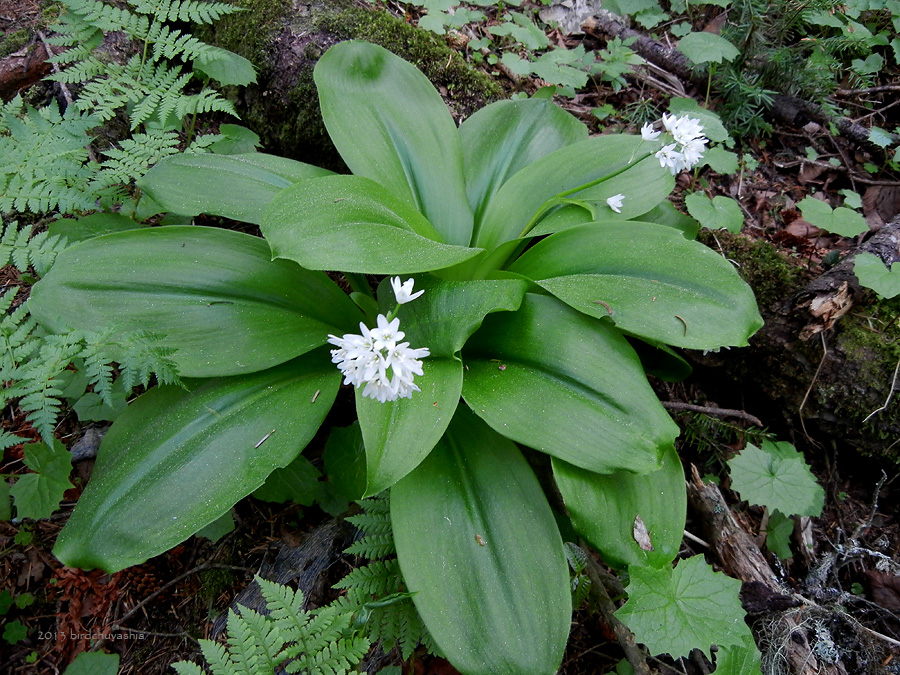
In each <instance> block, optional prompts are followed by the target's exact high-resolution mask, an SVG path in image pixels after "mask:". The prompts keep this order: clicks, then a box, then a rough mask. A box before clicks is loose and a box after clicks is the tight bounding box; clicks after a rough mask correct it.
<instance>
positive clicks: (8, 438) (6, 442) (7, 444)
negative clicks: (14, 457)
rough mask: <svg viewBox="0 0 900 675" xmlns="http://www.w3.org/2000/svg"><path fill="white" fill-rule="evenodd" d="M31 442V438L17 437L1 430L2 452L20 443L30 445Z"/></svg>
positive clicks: (0, 448) (0, 442) (0, 446)
mask: <svg viewBox="0 0 900 675" xmlns="http://www.w3.org/2000/svg"><path fill="white" fill-rule="evenodd" d="M30 441H31V439H30V438H22V437H21V436H16V435H15V434H11V433H9V432H8V431H2V430H0V450H6V449H7V448H11V447H12V446H14V445H18V444H19V443H28V442H30Z"/></svg>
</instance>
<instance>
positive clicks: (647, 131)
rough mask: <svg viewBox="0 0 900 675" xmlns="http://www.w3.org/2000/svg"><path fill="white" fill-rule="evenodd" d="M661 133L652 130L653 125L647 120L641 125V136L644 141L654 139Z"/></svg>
mask: <svg viewBox="0 0 900 675" xmlns="http://www.w3.org/2000/svg"><path fill="white" fill-rule="evenodd" d="M661 133H662V132H661V131H653V125H652V124H650V123H649V122H647V124H645V125H644V126H642V127H641V138H642V139H644V140H645V141H655V140H656V139H657V138H659V135H660V134H661Z"/></svg>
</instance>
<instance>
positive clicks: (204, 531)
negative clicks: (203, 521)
mask: <svg viewBox="0 0 900 675" xmlns="http://www.w3.org/2000/svg"><path fill="white" fill-rule="evenodd" d="M229 532H234V516H233V515H231V509H228V510H227V511H226V512H225V513H223V514H222V515H221V516H219V517H218V518H216V519H215V520H214V521H212V522H211V523H209V524H208V525H205V526H203V527H201V528H200V529H199V530H197V532H196V533H195V534H194V536H196V537H203V538H204V539H209V540H210V541H212V542H216V541H219V539H221V538H222V537H224V536H225V535H226V534H228V533H229Z"/></svg>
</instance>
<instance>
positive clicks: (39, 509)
mask: <svg viewBox="0 0 900 675" xmlns="http://www.w3.org/2000/svg"><path fill="white" fill-rule="evenodd" d="M23 462H24V463H25V466H27V467H28V468H29V469H31V470H32V471H34V472H35V473H26V474H23V475H21V476H19V477H18V478H17V479H16V483H15V485H13V486H12V487H11V488H9V494H10V495H12V498H13V503H14V504H15V505H16V518H19V519H21V518H32V519H33V520H39V519H41V518H49V517H50V516H51V515H53V512H54V511H56V509H58V508H59V503H60V502H61V501H62V498H63V494H64V493H65V491H66V490H68V489H69V488H71V487H74V486H73V485H72V483H71V482H69V474H70V473H72V457H71V455H70V454H69V452H68V451H67V450H66V447H65V446H64V445H63V444H62V443H60V442H59V441H57V440H54V441H53V447H52V448H51V447H50V446H49V445H47V444H46V443H31V444H29V445H26V446H25V447H24V458H23Z"/></svg>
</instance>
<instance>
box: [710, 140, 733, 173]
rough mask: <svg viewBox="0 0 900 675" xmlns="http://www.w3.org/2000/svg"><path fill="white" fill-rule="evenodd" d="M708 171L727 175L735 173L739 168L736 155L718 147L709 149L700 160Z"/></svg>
mask: <svg viewBox="0 0 900 675" xmlns="http://www.w3.org/2000/svg"><path fill="white" fill-rule="evenodd" d="M702 161H703V162H704V163H705V164H706V165H707V166H708V167H709V168H710V169H712V170H713V171H715V172H716V173H721V174H723V175H724V174H729V173H737V171H738V169H739V168H740V164H739V162H738V156H737V153H734V152H731V151H730V150H726V149H725V148H723V147H722V146H720V145H716V146H714V147H712V148H709V149H708V150H707V151H706V152H705V153H704V154H703V160H702Z"/></svg>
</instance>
